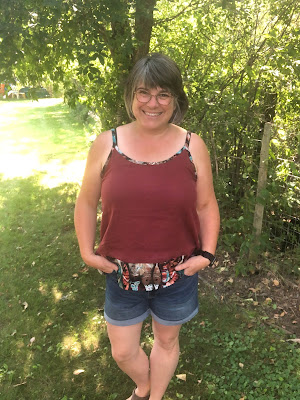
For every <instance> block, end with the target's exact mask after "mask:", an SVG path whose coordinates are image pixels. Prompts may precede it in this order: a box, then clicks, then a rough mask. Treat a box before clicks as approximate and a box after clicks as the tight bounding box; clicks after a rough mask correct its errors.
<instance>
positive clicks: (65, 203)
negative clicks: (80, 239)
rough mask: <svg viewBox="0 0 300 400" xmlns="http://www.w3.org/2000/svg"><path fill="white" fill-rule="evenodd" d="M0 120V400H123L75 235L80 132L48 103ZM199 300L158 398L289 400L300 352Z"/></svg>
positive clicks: (8, 111) (126, 387)
mask: <svg viewBox="0 0 300 400" xmlns="http://www.w3.org/2000/svg"><path fill="white" fill-rule="evenodd" d="M0 120H1V130H0V177H1V180H0V185H1V186H0V248H1V253H0V261H1V263H0V400H23V399H28V400H37V399H49V400H72V399H73V400H84V399H85V400H96V399H99V400H101V399H105V400H106V399H117V400H125V398H127V397H128V396H129V394H130V393H131V391H132V388H133V385H132V383H131V382H130V380H129V379H128V378H126V377H125V376H124V375H123V373H121V372H120V371H119V370H118V368H117V366H116V365H115V363H114V361H113V360H112V358H111V355H110V347H109V342H108V339H107V336H106V331H105V322H104V318H103V302H104V279H103V277H102V276H100V275H99V274H98V273H97V272H96V271H94V270H90V269H88V268H87V267H86V266H85V265H84V264H83V262H82V261H81V259H80V256H79V251H78V246H77V242H76V237H75V233H74V228H73V209H74V202H75V199H76V195H77V193H78V188H79V182H80V180H81V176H82V173H83V168H84V159H85V158H86V155H87V151H88V141H87V134H86V132H85V129H84V127H83V126H81V125H80V124H79V123H78V122H76V120H74V116H73V115H72V116H71V115H70V114H69V111H68V108H67V107H66V106H65V105H64V104H62V102H61V101H59V100H55V99H46V100H42V101H41V100H40V101H39V102H31V101H11V102H4V101H2V102H0ZM199 297H200V313H199V314H198V316H197V317H196V318H195V319H194V320H193V321H191V322H189V323H187V324H186V325H185V326H184V327H183V329H182V336H181V351H182V354H181V358H180V362H179V365H178V369H177V371H176V375H178V377H176V376H175V377H174V378H173V379H172V381H171V383H170V386H169V388H168V391H167V394H166V396H165V400H175V399H185V400H200V399H201V400H208V399H216V400H219V399H224V400H240V399H244V400H245V399H249V400H250V399H251V400H260V399H261V400H264V399H265V400H272V399H279V400H298V399H299V398H300V352H299V348H297V344H293V343H292V342H287V341H286V339H287V337H286V336H285V335H284V334H283V333H282V332H279V331H276V330H273V329H271V328H269V327H266V326H265V325H264V324H262V323H261V320H260V318H259V316H258V315H249V314H247V313H246V311H244V310H242V309H239V308H238V307H237V306H235V305H234V304H225V303H223V302H221V301H220V300H219V299H217V298H215V297H214V296H213V294H212V293H211V292H210V289H209V288H208V287H204V286H203V283H202V281H200V287H199ZM148 322H150V321H147V323H146V324H145V329H144V332H143V338H142V341H143V346H144V348H145V350H146V351H147V352H149V350H150V348H151V342H152V338H151V327H150V324H149V323H148Z"/></svg>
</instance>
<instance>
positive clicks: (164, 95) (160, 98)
mask: <svg viewBox="0 0 300 400" xmlns="http://www.w3.org/2000/svg"><path fill="white" fill-rule="evenodd" d="M134 93H135V95H136V99H137V101H139V102H140V103H148V102H149V101H150V100H151V99H152V97H155V98H156V101H157V102H158V103H159V104H160V105H162V106H168V105H169V104H170V103H171V100H172V98H173V96H172V95H171V93H168V92H161V93H158V94H151V93H149V92H148V91H147V90H145V89H138V90H136V91H135V92H134Z"/></svg>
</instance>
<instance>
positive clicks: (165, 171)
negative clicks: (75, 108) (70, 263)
mask: <svg viewBox="0 0 300 400" xmlns="http://www.w3.org/2000/svg"><path fill="white" fill-rule="evenodd" d="M112 135H113V146H112V150H111V152H110V154H109V156H108V159H107V161H106V164H105V166H104V168H103V170H102V173H101V174H102V186H101V200H102V221H101V227H100V238H101V240H100V245H99V247H98V249H97V251H96V253H97V254H101V255H102V256H104V257H108V256H109V257H112V258H117V259H119V260H122V261H125V262H129V263H156V262H163V261H167V260H169V259H171V258H174V257H178V256H181V255H191V254H192V252H193V250H194V249H195V248H199V247H200V246H199V219H198V216H197V211H196V199H197V194H196V181H197V176H196V170H195V166H194V164H193V161H192V157H191V154H190V151H189V141H190V137H191V134H190V132H187V136H186V142H185V144H184V146H183V147H182V149H181V150H179V151H178V152H177V153H176V154H175V155H173V156H172V157H170V158H169V159H167V160H165V161H162V162H153V163H150V162H140V161H135V160H132V159H131V158H129V157H127V156H126V155H125V154H123V153H122V152H121V151H120V149H119V148H118V143H117V133H116V130H114V129H113V130H112Z"/></svg>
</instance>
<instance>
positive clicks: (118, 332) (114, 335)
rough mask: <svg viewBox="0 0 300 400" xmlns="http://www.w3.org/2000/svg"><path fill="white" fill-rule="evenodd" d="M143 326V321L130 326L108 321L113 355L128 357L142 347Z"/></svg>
mask: <svg viewBox="0 0 300 400" xmlns="http://www.w3.org/2000/svg"><path fill="white" fill-rule="evenodd" d="M142 326H143V323H142V322H140V323H138V324H136V325H130V326H117V325H112V324H110V323H109V322H107V333H108V337H109V340H110V343H111V347H112V353H113V355H115V356H117V357H118V358H126V356H132V354H135V353H136V352H137V351H138V349H139V347H140V337H141V330H142Z"/></svg>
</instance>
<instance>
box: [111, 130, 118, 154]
mask: <svg viewBox="0 0 300 400" xmlns="http://www.w3.org/2000/svg"><path fill="white" fill-rule="evenodd" d="M111 134H112V141H113V146H112V147H113V149H114V148H115V147H116V146H118V137H117V130H116V129H115V128H113V129H111Z"/></svg>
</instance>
